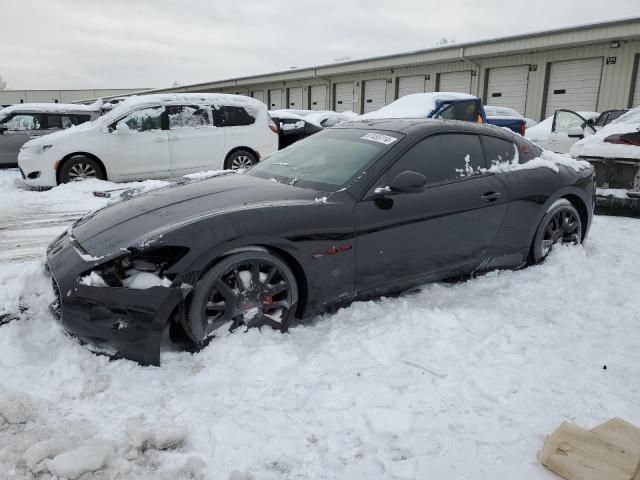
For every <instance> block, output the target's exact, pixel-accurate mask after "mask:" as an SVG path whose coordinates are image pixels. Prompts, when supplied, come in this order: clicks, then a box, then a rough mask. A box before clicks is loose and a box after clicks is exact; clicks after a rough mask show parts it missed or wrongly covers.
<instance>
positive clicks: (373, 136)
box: [360, 133, 398, 145]
mask: <svg viewBox="0 0 640 480" xmlns="http://www.w3.org/2000/svg"><path fill="white" fill-rule="evenodd" d="M360 139H361V140H371V141H372V142H378V143H384V144H385V145H390V144H392V143H393V142H395V141H396V140H398V139H397V138H395V137H390V136H389V135H382V134H381V133H367V134H366V135H365V136H363V137H360Z"/></svg>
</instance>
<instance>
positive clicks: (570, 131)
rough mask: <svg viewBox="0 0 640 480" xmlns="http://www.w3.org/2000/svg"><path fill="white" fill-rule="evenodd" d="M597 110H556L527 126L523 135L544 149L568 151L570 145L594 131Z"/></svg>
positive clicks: (597, 114) (557, 151)
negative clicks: (535, 123) (547, 116)
mask: <svg viewBox="0 0 640 480" xmlns="http://www.w3.org/2000/svg"><path fill="white" fill-rule="evenodd" d="M599 116H600V114H599V113H598V112H574V111H573V110H556V111H555V113H554V114H553V116H552V117H549V118H546V119H545V120H543V121H542V122H540V123H539V124H537V125H534V126H533V127H531V128H527V131H526V132H525V134H524V136H525V137H526V138H528V139H529V140H531V141H532V142H533V143H535V144H536V145H538V146H539V147H541V148H544V149H546V150H552V151H554V152H556V153H569V150H570V149H571V146H572V145H573V144H574V143H576V142H577V141H578V140H580V139H581V138H584V137H585V136H589V135H593V134H594V133H595V132H596V127H595V126H594V125H595V122H596V119H597V118H598V117H599Z"/></svg>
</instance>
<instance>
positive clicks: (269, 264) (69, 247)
mask: <svg viewBox="0 0 640 480" xmlns="http://www.w3.org/2000/svg"><path fill="white" fill-rule="evenodd" d="M539 154H540V150H539V149H538V147H536V146H534V145H533V144H531V143H530V142H528V141H527V140H525V139H523V138H522V137H520V136H518V135H515V134H512V133H511V132H508V131H506V130H504V129H499V128H496V127H491V126H484V125H475V124H472V123H468V122H456V121H442V120H370V121H360V122H352V123H348V124H343V125H340V126H338V127H335V128H331V129H328V130H325V131H323V132H320V133H318V134H316V135H314V136H312V137H309V138H308V139H305V140H303V141H301V142H298V143H295V144H293V145H292V146H290V147H289V148H287V149H285V150H282V151H280V152H277V153H275V154H274V155H273V156H271V157H269V158H268V159H266V160H264V161H263V162H261V163H259V164H257V165H256V166H254V167H252V168H251V169H250V170H248V171H246V172H245V173H242V174H233V173H232V174H228V175H224V176H222V177H216V178H212V179H209V180H204V181H201V182H196V183H190V184H185V185H181V186H176V187H169V188H165V189H161V190H156V191H153V192H150V193H148V194H146V195H142V196H139V197H134V198H131V199H129V200H125V201H122V202H120V203H117V204H114V205H112V206H109V207H107V208H104V209H102V210H99V211H97V212H95V213H93V214H91V215H88V216H87V217H85V218H83V219H81V220H79V221H78V222H77V223H76V224H75V225H74V226H73V228H72V229H71V230H70V231H69V233H67V234H65V235H63V236H61V237H60V238H58V239H57V240H55V241H54V242H53V243H52V244H51V245H50V246H49V249H48V252H47V263H48V265H49V268H50V270H51V272H52V274H53V277H54V284H55V285H56V288H57V291H58V301H57V302H56V304H54V306H53V307H54V308H53V309H54V311H55V312H57V313H58V316H59V318H60V321H61V322H62V324H63V325H64V328H65V329H66V330H67V331H68V332H70V333H72V334H73V335H75V336H77V337H79V338H80V339H81V340H82V341H85V342H88V343H91V344H93V345H97V346H98V347H101V348H102V349H103V350H106V351H107V352H110V353H112V354H115V355H117V356H121V357H126V358H130V359H133V360H136V361H138V362H140V363H143V364H159V361H160V342H161V338H162V335H163V331H164V330H165V328H166V327H167V326H169V325H170V326H171V329H172V331H173V333H174V334H177V333H182V334H183V335H184V334H186V336H188V338H189V339H190V340H191V341H192V342H193V344H195V345H196V346H198V345H203V344H205V343H206V341H207V340H208V339H209V338H210V337H211V336H213V335H214V334H215V333H220V332H221V331H226V330H229V329H234V328H237V327H243V328H245V327H254V326H255V327H259V326H263V325H268V326H271V327H274V328H277V329H281V330H286V328H287V327H288V326H289V325H291V324H292V322H294V321H298V320H299V319H303V318H308V317H310V316H312V315H314V314H317V313H319V312H322V311H326V310H327V309H329V308H332V307H334V306H337V305H341V304H344V303H346V302H349V301H352V300H354V299H361V298H369V297H371V296H375V295H380V294H384V293H392V292H399V291H403V290H404V289H406V288H409V287H411V286H414V285H416V284H420V283H424V282H428V281H433V280H438V279H443V278H449V277H453V276H458V275H465V274H469V273H474V272H482V271H486V270H491V269H496V268H508V267H516V268H517V267H521V266H524V265H525V264H526V263H527V262H531V263H535V262H539V261H541V260H542V259H544V257H545V256H546V255H547V254H548V253H549V251H550V250H551V248H552V246H553V245H554V244H556V243H557V242H575V243H578V242H581V241H584V239H585V237H586V235H587V232H588V230H589V226H590V224H591V219H592V212H593V200H594V183H593V172H592V170H591V168H590V167H588V166H586V167H581V168H572V167H571V165H568V166H567V165H562V164H559V165H557V167H556V168H555V169H552V168H545V167H544V166H542V167H540V168H530V169H525V168H515V169H508V168H507V169H500V168H493V169H491V170H488V168H489V167H490V166H491V165H492V164H493V163H495V162H501V163H503V164H504V162H511V163H512V164H513V163H516V162H515V161H516V160H519V162H520V163H524V162H527V161H529V160H531V159H533V158H535V157H537V156H538V155H539ZM516 156H517V157H518V158H515V157H516ZM539 162H540V161H539ZM567 162H569V161H568V160H567ZM561 163H562V162H561ZM181 329H183V330H184V332H181V331H180V330H181Z"/></svg>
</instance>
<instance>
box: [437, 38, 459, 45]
mask: <svg viewBox="0 0 640 480" xmlns="http://www.w3.org/2000/svg"><path fill="white" fill-rule="evenodd" d="M452 43H456V41H455V39H453V38H451V39H449V38H447V37H442V38H441V39H440V40H438V41H437V42H436V45H435V46H436V47H444V46H445V45H451V44H452Z"/></svg>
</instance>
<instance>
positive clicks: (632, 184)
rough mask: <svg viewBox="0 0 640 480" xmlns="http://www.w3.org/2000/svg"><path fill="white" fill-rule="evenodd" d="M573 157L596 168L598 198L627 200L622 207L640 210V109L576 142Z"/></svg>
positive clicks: (633, 110) (572, 151) (572, 148)
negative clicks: (585, 161)
mask: <svg viewBox="0 0 640 480" xmlns="http://www.w3.org/2000/svg"><path fill="white" fill-rule="evenodd" d="M571 156H573V157H576V158H579V159H581V160H587V161H588V162H590V163H591V164H592V165H593V166H594V169H595V172H596V185H597V187H598V192H597V193H598V197H600V198H602V197H611V198H612V199H618V200H623V202H622V203H624V205H621V206H632V207H634V208H638V209H639V210H640V108H634V109H632V110H629V111H628V112H627V113H625V114H624V115H622V116H621V117H619V118H617V119H616V120H613V121H612V122H611V123H610V124H609V125H606V126H604V127H602V128H601V129H600V130H598V132H597V133H595V134H593V135H590V136H588V137H585V138H584V139H582V140H580V141H578V142H576V143H575V144H574V145H573V146H572V147H571Z"/></svg>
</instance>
